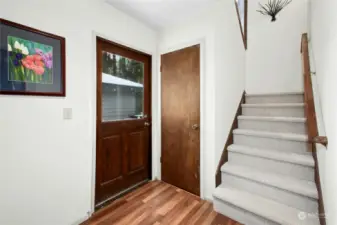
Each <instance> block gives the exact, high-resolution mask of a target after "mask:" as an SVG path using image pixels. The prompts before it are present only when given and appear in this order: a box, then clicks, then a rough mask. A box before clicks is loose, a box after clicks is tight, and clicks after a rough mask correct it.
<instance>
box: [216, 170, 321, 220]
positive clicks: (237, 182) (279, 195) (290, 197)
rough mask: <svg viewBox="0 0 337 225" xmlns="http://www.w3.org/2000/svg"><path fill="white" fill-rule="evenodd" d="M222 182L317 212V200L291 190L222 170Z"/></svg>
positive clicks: (298, 207)
mask: <svg viewBox="0 0 337 225" xmlns="http://www.w3.org/2000/svg"><path fill="white" fill-rule="evenodd" d="M222 183H223V184H226V186H229V187H232V188H236V189H239V190H243V191H247V192H250V193H253V194H257V195H260V196H262V197H265V198H269V199H272V200H274V201H277V202H280V203H282V204H285V205H288V206H291V207H294V208H297V209H300V210H303V211H304V212H312V213H317V212H318V203H317V200H314V199H312V198H309V197H306V196H302V195H299V194H296V193H293V192H289V191H286V190H282V189H279V188H276V187H273V186H269V185H266V184H263V183H259V182H256V181H253V180H249V179H246V178H242V177H239V176H235V175H231V174H228V173H224V172H222Z"/></svg>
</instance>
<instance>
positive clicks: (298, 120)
mask: <svg viewBox="0 0 337 225" xmlns="http://www.w3.org/2000/svg"><path fill="white" fill-rule="evenodd" d="M238 119H239V120H257V121H270V122H289V123H305V122H306V121H307V119H306V118H303V117H280V116H238Z"/></svg>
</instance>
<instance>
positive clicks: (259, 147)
mask: <svg viewBox="0 0 337 225" xmlns="http://www.w3.org/2000/svg"><path fill="white" fill-rule="evenodd" d="M303 101H304V98H303V93H302V92H295V93H278V94H277V93H273V94H246V101H245V103H246V104H242V105H241V107H242V115H240V116H238V118H237V119H238V129H236V130H234V131H233V142H234V143H233V144H232V145H230V146H229V147H228V148H227V150H228V162H227V163H226V164H224V165H223V166H222V167H221V185H220V186H219V187H217V188H216V189H215V192H214V193H213V197H214V208H215V210H216V211H217V212H219V213H221V214H223V215H225V216H227V217H230V218H232V219H234V220H236V221H238V222H240V223H242V224H248V225H262V224H270V225H274V224H284V225H319V218H318V191H317V188H316V184H315V161H314V159H313V156H312V153H311V152H309V151H308V150H309V149H308V136H307V124H306V122H307V121H306V118H305V113H304V107H305V104H304V103H303Z"/></svg>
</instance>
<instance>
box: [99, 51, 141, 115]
mask: <svg viewBox="0 0 337 225" xmlns="http://www.w3.org/2000/svg"><path fill="white" fill-rule="evenodd" d="M102 60H103V61H102V67H103V68H102V71H103V72H102V114H103V115H102V120H103V122H107V121H118V120H128V119H140V118H143V116H144V64H143V63H142V62H139V61H136V60H133V59H129V58H126V57H123V56H120V55H117V54H112V53H109V52H105V51H103V52H102Z"/></svg>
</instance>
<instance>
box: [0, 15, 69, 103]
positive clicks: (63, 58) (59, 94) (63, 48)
mask: <svg viewBox="0 0 337 225" xmlns="http://www.w3.org/2000/svg"><path fill="white" fill-rule="evenodd" d="M0 24H5V25H8V26H12V27H16V28H19V29H21V30H26V31H29V32H33V33H36V34H40V35H43V36H46V37H49V38H53V39H57V40H59V41H60V45H61V73H62V75H61V76H62V78H61V79H62V85H63V90H62V91H61V92H50V93H46V92H20V91H15V92H12V91H1V90H0V94H3V95H34V96H55V97H65V96H66V39H65V38H64V37H61V36H58V35H55V34H51V33H47V32H44V31H41V30H38V29H35V28H32V27H28V26H25V25H22V24H19V23H15V22H12V21H9V20H5V19H2V18H0Z"/></svg>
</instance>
